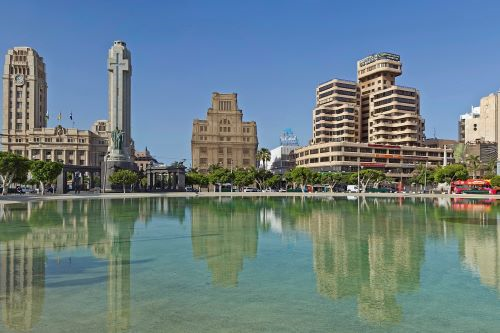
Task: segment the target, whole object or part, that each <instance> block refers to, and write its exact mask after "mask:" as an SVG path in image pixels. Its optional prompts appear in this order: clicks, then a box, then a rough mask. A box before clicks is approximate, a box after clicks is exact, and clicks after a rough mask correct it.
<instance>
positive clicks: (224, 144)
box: [191, 92, 258, 172]
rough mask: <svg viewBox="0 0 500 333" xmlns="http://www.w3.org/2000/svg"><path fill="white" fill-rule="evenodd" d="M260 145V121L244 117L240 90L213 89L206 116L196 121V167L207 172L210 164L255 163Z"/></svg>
mask: <svg viewBox="0 0 500 333" xmlns="http://www.w3.org/2000/svg"><path fill="white" fill-rule="evenodd" d="M257 146H258V140H257V124H256V123H255V122H254V121H243V112H242V111H241V110H240V109H239V108H238V98H237V94H235V93H232V94H221V93H217V92H215V93H213V94H212V107H210V108H209V109H208V112H207V119H195V120H194V121H193V131H192V138H191V156H192V166H193V168H196V169H198V170H199V171H200V172H207V171H208V168H209V167H210V166H211V165H219V166H222V167H225V168H240V167H241V168H249V167H252V166H253V167H254V166H256V154H257Z"/></svg>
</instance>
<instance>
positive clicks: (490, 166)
mask: <svg viewBox="0 0 500 333" xmlns="http://www.w3.org/2000/svg"><path fill="white" fill-rule="evenodd" d="M481 169H483V171H484V178H486V179H491V178H493V177H495V176H496V174H497V161H496V160H491V161H489V162H487V163H483V164H482V165H481Z"/></svg>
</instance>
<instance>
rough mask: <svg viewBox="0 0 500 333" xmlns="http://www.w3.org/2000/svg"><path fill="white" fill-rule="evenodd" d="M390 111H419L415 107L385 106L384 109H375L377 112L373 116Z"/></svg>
mask: <svg viewBox="0 0 500 333" xmlns="http://www.w3.org/2000/svg"><path fill="white" fill-rule="evenodd" d="M390 110H401V111H413V112H415V111H417V108H416V107H415V106H407V105H399V104H398V105H389V106H384V107H382V108H377V109H375V112H374V113H373V115H376V114H377V113H381V112H386V111H390Z"/></svg>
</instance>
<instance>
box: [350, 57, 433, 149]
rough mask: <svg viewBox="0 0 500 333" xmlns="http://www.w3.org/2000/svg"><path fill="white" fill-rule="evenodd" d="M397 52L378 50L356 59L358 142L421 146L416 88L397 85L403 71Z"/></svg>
mask: <svg viewBox="0 0 500 333" xmlns="http://www.w3.org/2000/svg"><path fill="white" fill-rule="evenodd" d="M402 67H403V65H402V63H401V61H400V57H399V55H397V54H392V53H377V54H373V55H370V56H368V57H366V58H363V59H361V60H359V61H358V63H357V68H358V72H357V73H358V86H359V88H360V91H361V142H370V143H376V144H388V145H392V144H396V145H405V146H421V145H422V142H423V140H424V120H423V119H422V117H421V116H420V96H419V92H418V90H416V89H414V88H408V87H403V86H398V85H396V77H398V76H399V75H401V73H402Z"/></svg>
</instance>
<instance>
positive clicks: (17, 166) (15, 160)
mask: <svg viewBox="0 0 500 333" xmlns="http://www.w3.org/2000/svg"><path fill="white" fill-rule="evenodd" d="M30 165H31V162H30V161H29V160H28V159H27V158H25V157H22V156H19V155H17V154H13V153H10V152H0V180H1V181H2V186H3V188H2V195H6V194H7V193H8V192H7V191H8V189H9V186H10V184H12V182H20V183H21V182H25V181H26V179H27V177H28V172H29V169H30Z"/></svg>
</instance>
